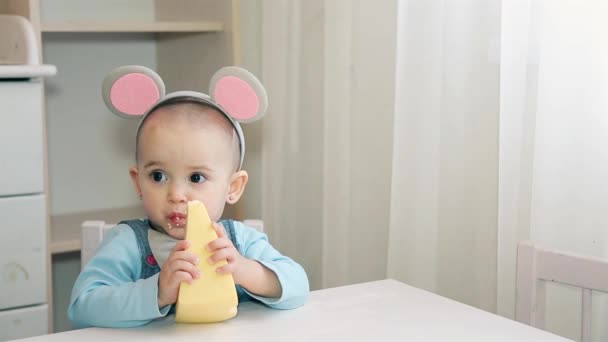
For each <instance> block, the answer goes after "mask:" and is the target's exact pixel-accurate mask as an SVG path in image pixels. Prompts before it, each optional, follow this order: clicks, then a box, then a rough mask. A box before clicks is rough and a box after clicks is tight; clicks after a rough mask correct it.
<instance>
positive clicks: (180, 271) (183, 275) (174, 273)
mask: <svg viewBox="0 0 608 342" xmlns="http://www.w3.org/2000/svg"><path fill="white" fill-rule="evenodd" d="M188 247H190V242H188V241H186V240H182V241H179V242H178V243H177V244H175V247H173V250H172V251H171V254H169V258H168V259H167V261H165V263H164V264H163V266H162V267H161V269H160V276H159V277H158V307H159V308H162V307H163V306H166V305H170V304H174V303H175V302H176V301H177V294H178V292H179V284H180V283H181V282H182V281H185V282H187V283H188V284H190V283H192V281H193V280H194V279H196V278H198V277H199V276H200V271H199V270H198V268H197V267H196V266H195V265H196V264H198V263H199V260H198V257H197V256H196V255H194V254H192V253H188V252H186V249H188Z"/></svg>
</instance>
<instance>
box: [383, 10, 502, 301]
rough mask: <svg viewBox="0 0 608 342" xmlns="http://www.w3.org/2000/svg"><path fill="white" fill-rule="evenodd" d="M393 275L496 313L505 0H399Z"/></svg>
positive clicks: (390, 259) (390, 262) (390, 272)
mask: <svg viewBox="0 0 608 342" xmlns="http://www.w3.org/2000/svg"><path fill="white" fill-rule="evenodd" d="M398 15H399V29H398V39H397V46H398V49H397V51H398V52H397V84H396V90H395V94H396V96H395V98H396V102H395V125H394V142H393V166H392V167H393V173H392V185H391V189H392V194H391V195H392V198H391V212H390V215H391V220H390V239H389V253H388V275H389V276H390V277H394V278H397V279H400V280H403V281H405V282H407V283H410V284H412V285H415V286H417V287H421V288H424V289H428V290H430V291H433V292H436V293H439V294H441V295H445V296H448V297H450V298H454V299H456V300H459V301H461V302H465V303H468V304H471V305H474V306H477V307H480V308H484V309H486V310H490V311H494V310H495V307H496V238H497V235H496V215H497V205H498V204H497V182H498V172H497V171H498V169H497V167H498V163H497V162H498V154H497V151H498V112H499V103H500V101H499V72H500V68H499V63H498V61H499V51H500V50H499V32H500V16H499V15H500V1H488V0H468V1H448V0H446V1H400V2H399V12H398Z"/></svg>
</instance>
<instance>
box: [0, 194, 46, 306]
mask: <svg viewBox="0 0 608 342" xmlns="http://www.w3.org/2000/svg"><path fill="white" fill-rule="evenodd" d="M0 217H1V218H2V224H1V225H0V236H1V237H2V238H0V310H4V309H7V308H14V307H19V306H26V305H33V304H42V303H46V301H47V250H46V234H47V229H46V222H47V221H46V208H45V197H44V196H43V195H34V196H22V197H8V198H0Z"/></svg>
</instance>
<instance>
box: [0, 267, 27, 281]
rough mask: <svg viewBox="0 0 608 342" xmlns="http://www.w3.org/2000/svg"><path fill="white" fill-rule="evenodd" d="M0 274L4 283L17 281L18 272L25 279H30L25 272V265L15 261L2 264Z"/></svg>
mask: <svg viewBox="0 0 608 342" xmlns="http://www.w3.org/2000/svg"><path fill="white" fill-rule="evenodd" d="M2 274H3V275H4V276H3V278H4V282H5V283H15V282H17V277H18V276H19V274H21V275H22V277H23V279H25V280H29V279H30V274H29V273H28V272H27V270H26V269H25V267H23V266H21V265H20V264H18V263H16V262H9V263H8V264H6V265H4V268H3V271H2Z"/></svg>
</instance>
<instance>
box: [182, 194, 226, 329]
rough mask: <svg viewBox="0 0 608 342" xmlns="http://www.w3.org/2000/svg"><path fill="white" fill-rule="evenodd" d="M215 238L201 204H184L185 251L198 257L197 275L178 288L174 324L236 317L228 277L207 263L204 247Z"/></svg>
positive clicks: (206, 321) (207, 321)
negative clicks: (186, 217) (199, 273)
mask: <svg viewBox="0 0 608 342" xmlns="http://www.w3.org/2000/svg"><path fill="white" fill-rule="evenodd" d="M215 239H217V233H216V232H215V230H214V229H213V225H212V222H211V220H210V219H209V214H208V213H207V209H206V208H205V205H204V204H203V203H202V202H200V201H190V202H188V222H187V225H186V240H188V241H190V248H189V249H188V252H190V253H193V254H195V255H196V256H198V257H199V258H200V263H199V264H198V265H197V266H198V268H199V269H200V272H201V276H200V277H199V278H197V279H195V280H194V281H193V282H192V284H187V283H185V282H183V283H181V285H180V287H179V295H178V297H177V307H176V312H175V321H176V322H178V323H211V322H220V321H224V320H227V319H230V318H232V317H234V316H236V312H237V305H238V298H237V295H236V288H235V286H234V280H233V279H232V275H231V274H222V275H220V274H218V273H217V272H216V271H215V270H216V268H218V267H220V266H223V265H225V264H226V262H225V261H222V262H219V263H217V264H215V265H211V264H209V262H208V261H207V260H208V259H209V257H210V256H211V253H210V252H209V251H208V250H207V248H206V247H207V244H208V243H209V242H211V241H213V240H215Z"/></svg>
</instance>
